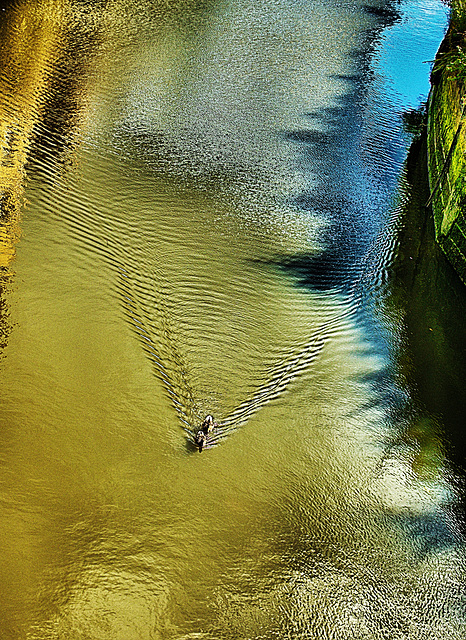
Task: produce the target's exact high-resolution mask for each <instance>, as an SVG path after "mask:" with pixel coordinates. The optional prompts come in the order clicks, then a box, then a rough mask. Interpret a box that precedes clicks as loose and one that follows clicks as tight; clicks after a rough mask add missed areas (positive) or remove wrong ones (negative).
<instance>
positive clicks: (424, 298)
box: [386, 136, 466, 533]
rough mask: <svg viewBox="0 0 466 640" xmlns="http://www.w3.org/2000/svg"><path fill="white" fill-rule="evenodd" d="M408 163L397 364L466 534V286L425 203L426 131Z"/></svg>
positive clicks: (411, 432)
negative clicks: (401, 338)
mask: <svg viewBox="0 0 466 640" xmlns="http://www.w3.org/2000/svg"><path fill="white" fill-rule="evenodd" d="M407 168H408V171H407V178H408V183H409V185H410V189H411V196H410V198H409V201H408V202H407V205H406V207H405V208H404V210H403V212H402V216H403V225H402V227H401V229H400V231H399V234H398V239H397V242H398V248H397V252H396V256H395V260H394V262H393V265H392V268H391V270H390V281H389V282H390V284H389V287H390V291H389V296H388V298H387V301H386V304H387V306H388V307H389V308H390V307H391V308H394V309H396V310H397V314H399V312H400V311H401V312H402V317H403V324H404V335H405V339H404V344H403V346H402V348H400V349H399V351H398V354H397V361H398V362H397V366H398V368H399V371H400V374H401V376H402V377H403V379H404V380H405V383H406V385H407V387H408V389H409V393H410V395H411V397H412V399H413V402H414V404H415V408H416V411H417V413H418V417H417V419H414V420H413V421H412V423H411V425H408V427H407V429H406V432H405V434H404V437H405V439H406V441H411V442H413V441H414V442H417V443H418V445H420V446H421V449H420V455H421V456H423V455H424V457H426V458H429V455H431V454H430V453H429V452H432V451H434V452H435V451H436V450H437V449H440V451H439V455H440V457H442V456H446V467H447V472H449V473H451V478H449V481H450V482H451V483H452V485H453V489H454V490H456V491H457V494H458V499H459V502H458V504H457V505H456V509H457V516H458V518H459V521H460V522H462V526H463V529H464V532H465V533H466V517H465V516H466V439H465V415H466V388H465V384H464V381H465V380H466V342H465V336H466V287H465V286H464V285H463V283H462V282H461V281H460V279H459V277H458V275H457V274H456V273H455V271H454V270H453V268H452V267H451V266H450V264H449V262H448V261H447V259H446V258H445V256H444V254H443V253H442V251H441V250H440V248H439V247H438V245H437V244H436V242H435V236H434V226H433V216H432V211H431V210H430V209H428V210H426V208H425V203H426V201H427V199H428V196H429V191H428V184H427V168H426V144H425V136H423V137H421V138H419V139H418V140H416V141H415V142H414V144H413V146H412V148H411V152H410V155H409V158H408V167H407ZM419 416H421V419H420V418H419ZM420 424H421V427H420V426H419V425H420ZM439 425H440V427H439ZM448 470H449V471H448Z"/></svg>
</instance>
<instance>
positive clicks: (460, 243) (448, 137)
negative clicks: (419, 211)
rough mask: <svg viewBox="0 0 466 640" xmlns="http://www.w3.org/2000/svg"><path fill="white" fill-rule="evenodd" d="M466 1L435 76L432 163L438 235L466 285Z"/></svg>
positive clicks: (456, 13)
mask: <svg viewBox="0 0 466 640" xmlns="http://www.w3.org/2000/svg"><path fill="white" fill-rule="evenodd" d="M465 26H466V0H456V2H455V5H454V7H453V10H452V17H451V23H450V27H449V30H448V32H447V34H446V36H445V39H444V41H443V43H442V45H441V47H440V49H439V52H438V54H437V57H436V60H435V64H434V68H433V71H432V88H431V92H430V96H429V105H428V123H427V129H428V162H429V182H430V191H431V195H430V199H429V202H430V203H431V204H432V209H433V214H434V223H435V235H436V239H437V242H438V243H439V245H440V246H441V248H442V249H443V251H444V253H445V254H446V256H447V258H448V259H449V261H450V262H451V264H452V265H453V267H454V268H455V270H456V271H457V273H458V275H459V276H460V278H461V279H462V280H463V282H464V283H465V284H466V156H465V154H466V120H465V118H466V40H465V35H464V30H465Z"/></svg>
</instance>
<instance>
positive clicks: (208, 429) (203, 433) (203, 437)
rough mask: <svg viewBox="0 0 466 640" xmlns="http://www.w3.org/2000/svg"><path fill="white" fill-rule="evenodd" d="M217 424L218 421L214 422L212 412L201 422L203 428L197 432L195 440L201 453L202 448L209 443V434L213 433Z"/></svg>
mask: <svg viewBox="0 0 466 640" xmlns="http://www.w3.org/2000/svg"><path fill="white" fill-rule="evenodd" d="M216 426H217V423H216V422H214V418H213V416H211V415H210V414H209V415H207V416H206V417H205V418H204V422H203V423H202V424H201V428H200V429H199V431H198V432H197V433H196V437H195V438H194V442H195V444H196V447H197V448H198V449H199V453H201V452H202V449H203V448H204V447H205V445H206V444H207V434H209V433H212V431H213V430H214V427H216Z"/></svg>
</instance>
